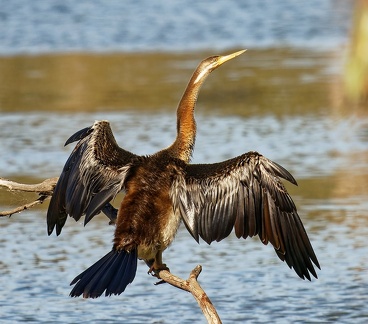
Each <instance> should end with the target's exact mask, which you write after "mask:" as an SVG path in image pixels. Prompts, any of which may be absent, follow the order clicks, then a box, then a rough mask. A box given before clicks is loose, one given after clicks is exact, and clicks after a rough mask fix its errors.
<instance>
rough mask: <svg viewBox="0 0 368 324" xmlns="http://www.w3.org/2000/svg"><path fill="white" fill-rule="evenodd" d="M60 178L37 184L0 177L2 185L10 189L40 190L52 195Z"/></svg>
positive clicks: (0, 184)
mask: <svg viewBox="0 0 368 324" xmlns="http://www.w3.org/2000/svg"><path fill="white" fill-rule="evenodd" d="M57 181H58V178H50V179H46V180H44V181H42V182H41V183H37V184H24V183H18V182H15V181H11V180H7V179H4V178H0V187H5V188H8V190H10V191H16V190H17V191H25V192H38V193H43V194H49V195H50V196H51V195H52V192H53V190H54V188H55V185H56V182H57Z"/></svg>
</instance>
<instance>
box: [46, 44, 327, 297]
mask: <svg viewBox="0 0 368 324" xmlns="http://www.w3.org/2000/svg"><path fill="white" fill-rule="evenodd" d="M243 52H244V50H243V51H238V52H235V53H232V54H230V55H226V56H211V57H209V58H207V59H205V60H203V61H202V62H201V63H200V64H199V65H198V67H197V68H196V70H195V71H194V73H193V75H192V77H191V79H190V81H189V83H188V85H187V87H186V90H185V92H184V94H183V96H182V98H181V100H180V103H179V105H178V108H177V137H176V139H175V141H174V142H173V143H172V145H170V146H169V147H167V148H165V149H163V150H161V151H159V152H157V153H155V154H153V155H150V156H138V155H136V154H133V153H131V152H128V151H126V150H124V149H123V148H121V147H119V146H118V144H117V143H116V141H115V138H114V136H113V133H112V131H111V128H110V124H109V122H108V121H96V122H95V123H94V124H93V126H91V127H87V128H84V129H82V130H81V131H79V132H77V133H76V134H74V135H73V136H71V137H70V138H69V139H68V140H67V142H66V144H65V145H67V144H69V143H72V142H75V141H78V143H77V145H76V147H75V148H74V150H73V152H72V153H71V155H70V157H69V158H68V160H67V162H66V164H65V166H64V169H63V171H62V173H61V175H60V178H59V180H58V182H57V185H56V187H55V190H54V193H53V196H52V198H51V201H50V205H49V209H48V212H47V227H48V234H49V235H50V234H51V233H52V232H53V230H54V229H56V234H57V235H59V234H60V232H61V230H62V228H63V226H64V224H65V221H66V219H67V215H69V216H71V217H73V218H74V219H75V220H76V221H78V220H79V219H80V218H81V216H83V215H85V220H84V223H85V224H87V223H88V222H89V221H90V220H91V219H92V218H93V217H94V216H95V215H97V214H98V213H100V212H101V211H103V212H104V213H105V214H107V215H108V216H109V217H110V219H111V220H112V221H113V222H116V227H115V234H114V240H113V246H112V249H111V251H110V252H109V253H107V254H106V255H105V256H104V257H103V258H102V259H100V260H99V261H97V262H96V263H95V264H93V265H92V266H91V267H89V268H88V269H87V270H85V271H84V272H82V273H81V274H80V275H78V276H77V277H76V278H75V279H74V280H73V281H72V283H71V285H75V286H74V287H73V289H72V291H71V293H70V295H71V296H73V297H76V296H80V295H83V297H85V298H88V297H90V298H96V297H99V296H101V295H102V294H103V293H104V292H105V295H106V296H110V295H112V294H115V295H119V294H121V293H122V292H123V291H124V290H125V288H126V287H127V285H128V284H129V283H131V282H132V281H133V279H134V277H135V273H136V269H137V259H143V260H144V261H145V262H146V263H147V265H148V266H149V267H150V271H151V272H153V273H157V272H159V271H160V270H163V269H167V267H166V265H165V264H164V263H163V262H162V252H163V251H164V250H165V249H166V248H167V247H168V246H169V245H170V244H171V243H172V241H173V239H174V237H175V234H176V232H177V230H178V227H179V224H180V222H181V221H183V222H184V224H185V226H186V228H187V230H188V231H189V233H190V234H191V235H192V236H193V238H194V239H195V240H196V241H197V242H199V238H202V239H203V240H204V241H205V242H207V243H208V244H210V243H211V242H213V241H221V240H222V239H224V238H226V237H227V236H228V235H229V234H230V233H231V231H232V230H233V228H234V230H235V234H236V236H237V237H238V238H241V237H242V238H244V239H245V238H247V237H248V236H249V237H252V236H255V235H258V236H259V238H260V240H261V242H262V243H263V244H268V242H270V243H271V244H272V245H273V247H274V249H275V251H276V254H277V256H278V257H279V258H280V259H281V260H282V261H286V263H287V265H288V266H289V267H290V268H293V269H294V270H295V272H296V273H297V274H298V276H299V277H301V278H302V279H305V278H307V279H308V280H311V276H310V274H312V275H313V276H314V277H316V278H317V274H316V271H315V269H314V266H313V264H312V262H313V263H314V264H315V266H317V267H318V268H320V266H319V263H318V260H317V257H316V255H315V253H314V251H313V248H312V246H311V243H310V241H309V238H308V236H307V233H306V231H305V229H304V226H303V224H302V222H301V220H300V218H299V216H298V213H297V209H296V207H295V204H294V202H293V200H292V199H291V197H290V195H289V194H288V192H287V191H286V189H285V187H284V185H283V184H282V182H281V180H280V179H285V180H287V181H289V182H291V183H293V184H295V185H296V181H295V179H294V178H293V176H292V175H291V174H290V173H289V172H288V171H287V170H285V169H284V168H283V167H282V166H280V165H279V164H277V163H275V162H273V161H271V160H269V159H267V158H266V157H264V156H262V155H261V154H259V153H257V152H248V153H244V154H242V155H240V156H238V157H235V158H232V159H229V160H226V161H223V162H219V163H213V164H190V158H191V155H192V152H193V148H194V143H195V137H196V122H195V119H194V108H195V105H196V101H197V97H198V94H199V90H200V88H201V85H202V84H203V82H204V81H205V79H206V78H207V76H208V75H209V74H210V73H211V72H212V71H213V70H215V69H216V68H218V67H219V66H221V65H222V64H223V63H225V62H227V61H229V60H231V59H233V58H235V57H237V56H238V55H240V54H242V53H243ZM121 191H123V192H125V196H124V198H123V200H122V202H121V204H120V207H119V209H118V211H117V213H116V210H115V209H114V208H113V207H112V206H111V205H110V201H111V200H112V199H113V198H114V197H115V196H116V195H117V194H118V193H119V192H121Z"/></svg>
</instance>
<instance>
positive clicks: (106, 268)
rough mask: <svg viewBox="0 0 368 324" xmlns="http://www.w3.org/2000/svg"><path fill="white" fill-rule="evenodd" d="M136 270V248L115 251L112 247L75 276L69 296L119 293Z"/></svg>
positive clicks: (132, 278) (93, 296)
mask: <svg viewBox="0 0 368 324" xmlns="http://www.w3.org/2000/svg"><path fill="white" fill-rule="evenodd" d="M136 270H137V249H134V250H132V251H129V252H128V251H124V250H122V251H117V250H115V249H113V250H112V251H110V252H109V253H107V254H106V255H105V256H104V257H103V258H102V259H100V260H99V261H97V262H96V263H95V264H93V265H92V266H90V267H89V268H88V269H87V270H85V271H84V272H82V273H81V274H80V275H79V276H77V277H75V278H74V280H73V281H72V282H71V283H70V285H74V284H75V286H74V288H73V290H72V291H71V292H70V296H71V297H78V296H80V295H83V297H84V298H97V297H100V296H101V295H102V294H103V292H104V291H105V290H106V292H105V296H111V295H120V294H121V293H122V292H123V291H124V290H125V288H126V286H127V285H128V284H130V283H131V282H132V281H133V280H134V277H135V273H136Z"/></svg>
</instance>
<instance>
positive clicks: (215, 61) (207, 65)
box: [194, 49, 246, 83]
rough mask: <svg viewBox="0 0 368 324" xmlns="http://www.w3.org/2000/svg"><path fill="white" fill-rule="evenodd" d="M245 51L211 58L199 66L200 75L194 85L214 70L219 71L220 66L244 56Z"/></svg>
mask: <svg viewBox="0 0 368 324" xmlns="http://www.w3.org/2000/svg"><path fill="white" fill-rule="evenodd" d="M245 51H246V49H245V50H241V51H238V52H235V53H231V54H229V55H223V56H220V55H216V56H210V57H208V58H206V59H205V60H203V61H202V62H201V63H200V64H199V67H198V68H197V71H198V74H197V76H196V79H195V80H194V83H197V82H199V81H200V80H201V79H203V78H204V77H205V76H207V75H208V74H209V73H211V72H212V71H213V70H215V69H217V68H218V67H219V66H221V65H222V64H224V63H225V62H227V61H229V60H231V59H233V58H234V57H237V56H239V55H240V54H243V53H244V52H245Z"/></svg>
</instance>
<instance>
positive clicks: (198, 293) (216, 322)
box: [0, 178, 221, 324]
mask: <svg viewBox="0 0 368 324" xmlns="http://www.w3.org/2000/svg"><path fill="white" fill-rule="evenodd" d="M57 181H58V178H50V179H46V180H44V181H43V182H41V183H38V184H23V183H18V182H15V181H11V180H7V179H4V178H0V188H1V187H3V188H6V189H7V190H9V191H23V192H35V193H38V194H39V197H38V198H37V199H36V200H35V201H33V202H30V203H27V204H24V205H22V206H19V207H16V208H14V209H12V210H8V211H0V217H2V216H11V215H13V214H15V213H20V212H22V211H24V210H27V209H30V208H32V207H34V206H36V205H38V204H42V203H43V202H44V201H45V199H47V198H49V197H51V196H52V193H53V190H54V188H55V185H56V183H57ZM111 207H112V206H105V209H106V210H103V212H104V213H105V214H107V215H110V214H111V215H115V214H114V211H111V210H110V208H111ZM111 215H110V216H108V217H109V218H110V219H111V220H113V218H114V217H113V216H111ZM201 271H202V266H200V265H198V266H196V267H195V268H194V269H193V270H192V271H191V273H190V275H189V278H188V279H187V280H184V279H181V278H179V277H177V276H175V275H173V274H172V273H171V272H170V271H168V270H161V271H159V272H157V273H155V275H156V276H157V277H158V278H160V279H161V280H163V281H164V282H166V283H168V284H170V285H172V286H174V287H176V288H179V289H182V290H185V291H188V292H190V293H191V294H192V296H193V297H194V298H195V300H196V301H197V303H198V305H199V307H200V308H201V310H202V312H203V314H204V316H205V317H206V319H207V322H208V323H210V324H221V320H220V318H219V316H218V314H217V311H216V309H215V307H214V306H213V304H212V302H211V300H210V299H209V298H208V296H207V294H206V293H205V291H204V290H203V288H202V287H201V286H200V284H199V283H198V281H197V278H198V276H199V274H200V273H201Z"/></svg>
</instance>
